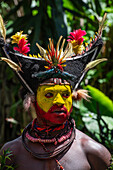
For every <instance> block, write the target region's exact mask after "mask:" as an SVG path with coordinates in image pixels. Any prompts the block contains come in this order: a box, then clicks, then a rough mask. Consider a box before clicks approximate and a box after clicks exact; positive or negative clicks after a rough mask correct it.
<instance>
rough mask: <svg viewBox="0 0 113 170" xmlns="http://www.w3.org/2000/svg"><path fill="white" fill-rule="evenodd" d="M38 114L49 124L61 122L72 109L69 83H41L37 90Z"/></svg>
mask: <svg viewBox="0 0 113 170" xmlns="http://www.w3.org/2000/svg"><path fill="white" fill-rule="evenodd" d="M37 108H38V112H39V113H37V114H38V116H40V117H41V118H42V119H43V120H45V121H46V122H50V123H51V124H62V123H64V122H65V121H66V120H67V119H68V117H69V116H70V113H71V110H72V94H71V88H70V86H69V85H42V86H39V87H38V90H37Z"/></svg>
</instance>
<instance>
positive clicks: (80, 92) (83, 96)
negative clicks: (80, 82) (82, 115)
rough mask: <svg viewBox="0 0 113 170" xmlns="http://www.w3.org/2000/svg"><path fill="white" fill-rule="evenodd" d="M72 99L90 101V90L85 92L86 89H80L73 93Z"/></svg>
mask: <svg viewBox="0 0 113 170" xmlns="http://www.w3.org/2000/svg"><path fill="white" fill-rule="evenodd" d="M72 98H73V99H74V100H76V101H77V100H81V99H85V100H87V101H89V98H91V97H90V96H89V95H88V90H84V89H79V90H77V91H75V90H74V91H73V93H72Z"/></svg>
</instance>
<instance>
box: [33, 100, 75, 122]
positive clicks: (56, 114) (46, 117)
mask: <svg viewBox="0 0 113 170" xmlns="http://www.w3.org/2000/svg"><path fill="white" fill-rule="evenodd" d="M35 109H36V113H37V116H38V117H40V118H41V119H42V120H43V121H44V122H43V123H44V124H45V122H46V124H47V125H57V124H63V123H64V122H65V121H66V120H67V119H68V118H69V116H70V114H71V112H72V107H71V109H70V111H69V112H68V111H67V108H66V107H65V106H64V105H62V106H58V105H53V106H52V107H51V108H50V109H49V111H48V112H45V111H43V110H42V109H41V108H40V107H39V105H38V103H36V104H35Z"/></svg>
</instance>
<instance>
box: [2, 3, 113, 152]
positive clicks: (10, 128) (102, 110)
mask: <svg viewBox="0 0 113 170" xmlns="http://www.w3.org/2000/svg"><path fill="white" fill-rule="evenodd" d="M105 12H107V20H106V23H105V29H104V30H103V40H104V46H103V49H102V51H101V54H100V56H99V57H106V58H107V59H108V62H106V63H105V62H104V63H102V64H100V65H99V66H98V67H96V68H95V69H93V70H90V71H89V72H88V74H87V76H86V78H85V80H84V82H82V84H81V86H82V87H83V88H86V89H88V90H89V91H90V95H91V96H92V98H91V100H90V103H88V102H86V101H81V102H77V103H73V104H74V108H73V113H72V116H73V117H74V118H75V121H76V126H77V128H78V129H80V130H81V131H83V132H84V133H86V134H88V135H90V136H91V137H92V138H94V139H95V140H97V141H99V142H101V143H102V144H103V145H105V146H106V147H107V148H108V149H109V150H110V152H111V153H113V102H112V101H113V56H112V55H113V2H112V0H101V1H100V0H76V1H75V0H52V1H51V0H45V1H43V0H13V1H12V0H8V1H1V2H0V14H1V15H2V17H3V19H4V21H5V25H6V29H7V41H8V42H10V39H9V37H10V36H11V35H13V34H15V33H16V32H17V31H20V30H23V31H24V33H27V34H28V35H29V37H28V39H29V42H30V43H31V51H30V53H33V54H35V53H36V54H37V47H36V45H35V44H36V42H38V43H39V44H40V45H42V46H43V47H44V48H47V44H48V38H49V37H51V38H53V39H54V41H55V43H56V42H57V40H58V38H59V36H60V35H63V37H65V38H67V36H68V35H69V32H70V31H73V30H76V29H79V28H81V29H82V30H86V32H87V35H86V36H85V41H88V40H89V37H91V36H93V35H94V33H95V32H96V31H98V25H99V21H100V20H101V19H102V17H103V15H104V13H105ZM88 84H90V85H88ZM86 85H87V86H86ZM20 88H21V87H20V83H19V81H18V80H17V78H16V76H15V74H14V73H13V72H12V70H11V69H10V68H9V67H8V66H7V65H6V64H5V63H1V62H0V145H1V146H2V145H3V143H5V142H6V141H9V140H11V139H14V138H16V137H17V136H19V135H20V134H21V131H22V129H23V128H24V127H25V126H26V124H27V123H28V122H29V121H31V120H32V118H33V117H35V115H34V114H33V112H30V111H29V112H28V113H26V112H25V111H24V110H23V106H22V100H21V98H20V95H19V89H20ZM31 110H32V109H31Z"/></svg>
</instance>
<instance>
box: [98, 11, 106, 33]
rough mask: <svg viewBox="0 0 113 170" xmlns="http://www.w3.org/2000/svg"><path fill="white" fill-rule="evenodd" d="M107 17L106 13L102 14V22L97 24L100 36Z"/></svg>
mask: <svg viewBox="0 0 113 170" xmlns="http://www.w3.org/2000/svg"><path fill="white" fill-rule="evenodd" d="M106 17H107V13H105V14H104V16H103V18H102V21H101V22H100V23H99V29H98V34H99V35H101V33H102V29H103V28H104V23H105V20H106Z"/></svg>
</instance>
